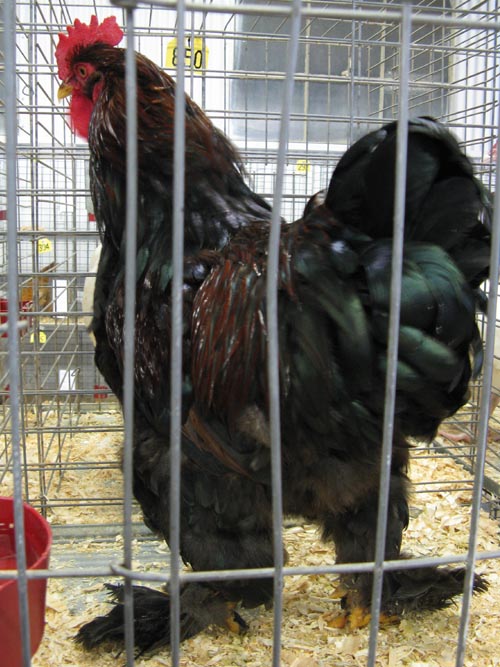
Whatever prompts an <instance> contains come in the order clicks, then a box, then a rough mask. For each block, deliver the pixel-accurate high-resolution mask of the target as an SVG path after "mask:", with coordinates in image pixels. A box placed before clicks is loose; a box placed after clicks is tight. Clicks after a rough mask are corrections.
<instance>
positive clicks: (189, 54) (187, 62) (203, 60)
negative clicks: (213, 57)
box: [165, 37, 208, 73]
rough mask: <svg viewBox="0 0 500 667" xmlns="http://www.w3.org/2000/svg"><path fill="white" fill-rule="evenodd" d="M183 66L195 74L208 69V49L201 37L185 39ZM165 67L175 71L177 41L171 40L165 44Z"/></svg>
mask: <svg viewBox="0 0 500 667" xmlns="http://www.w3.org/2000/svg"><path fill="white" fill-rule="evenodd" d="M184 66H185V68H186V69H191V67H192V68H193V70H194V71H195V72H198V73H199V72H200V70H202V69H206V68H207V67H208V47H207V46H206V44H205V40H204V39H203V38H202V37H195V38H194V39H193V40H191V37H186V45H185V49H184ZM165 67H168V68H171V69H175V68H176V67H177V39H176V38H174V39H171V40H170V42H169V43H168V44H167V56H166V59H165Z"/></svg>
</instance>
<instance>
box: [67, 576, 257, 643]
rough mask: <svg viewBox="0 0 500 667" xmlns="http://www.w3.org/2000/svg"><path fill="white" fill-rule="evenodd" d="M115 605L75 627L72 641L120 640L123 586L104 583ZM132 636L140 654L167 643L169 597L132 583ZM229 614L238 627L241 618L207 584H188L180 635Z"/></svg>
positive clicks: (221, 621)
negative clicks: (75, 631) (79, 626)
mask: <svg viewBox="0 0 500 667" xmlns="http://www.w3.org/2000/svg"><path fill="white" fill-rule="evenodd" d="M106 588H107V589H108V591H109V593H110V597H111V600H112V602H114V603H115V604H114V606H113V608H112V609H111V611H110V612H108V613H107V614H106V615H104V616H98V617H97V618H94V619H93V620H92V621H90V622H89V623H86V624H85V625H84V626H82V627H81V628H80V630H79V631H78V633H77V635H76V637H75V641H76V642H77V643H78V644H81V645H82V646H83V647H84V648H86V649H92V648H94V647H95V646H98V645H99V644H102V643H104V642H108V641H111V642H119V643H122V642H123V639H124V637H125V614H124V587H123V586H117V585H113V584H106ZM132 588H133V599H134V639H135V645H136V647H137V648H138V649H139V655H141V654H143V653H145V652H146V651H151V650H154V649H156V648H159V647H160V646H166V645H168V644H169V643H170V597H169V596H168V595H167V594H165V593H162V592H161V591H157V590H154V589H152V588H147V587H145V586H133V587H132ZM228 614H232V618H233V620H234V621H235V622H236V623H237V624H238V625H239V626H240V628H241V629H245V628H246V624H245V622H244V621H243V619H242V618H241V617H240V616H239V615H238V614H236V612H234V611H232V612H231V611H230V607H228V604H227V602H226V601H225V600H224V599H223V598H221V597H220V596H219V595H218V594H217V593H215V592H214V591H213V590H211V589H210V588H208V587H206V586H203V585H201V584H190V585H189V584H188V585H187V586H185V587H184V588H183V589H182V591H181V614H180V639H181V641H183V640H184V639H188V638H189V637H193V636H194V635H196V634H198V633H199V632H201V631H202V630H203V629H204V628H206V627H207V626H209V625H212V624H215V625H227V621H228Z"/></svg>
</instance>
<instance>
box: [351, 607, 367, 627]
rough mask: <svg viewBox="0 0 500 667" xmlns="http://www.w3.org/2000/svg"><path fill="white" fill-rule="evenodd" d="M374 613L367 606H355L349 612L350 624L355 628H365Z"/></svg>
mask: <svg viewBox="0 0 500 667" xmlns="http://www.w3.org/2000/svg"><path fill="white" fill-rule="evenodd" d="M371 617H372V615H371V614H370V612H369V611H368V609H367V608H366V607H354V608H353V610H352V611H351V613H350V614H349V625H350V626H351V628H352V629H353V630H354V629H355V628H364V627H365V625H368V623H369V622H370V619H371Z"/></svg>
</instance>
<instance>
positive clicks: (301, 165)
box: [295, 160, 311, 174]
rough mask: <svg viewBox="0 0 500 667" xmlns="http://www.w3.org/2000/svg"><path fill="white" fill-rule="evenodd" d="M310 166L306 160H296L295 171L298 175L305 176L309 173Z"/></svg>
mask: <svg viewBox="0 0 500 667" xmlns="http://www.w3.org/2000/svg"><path fill="white" fill-rule="evenodd" d="M310 166H311V165H310V164H309V162H308V161H307V160H297V162H296V164H295V171H296V172H297V173H298V174H307V173H309V169H310Z"/></svg>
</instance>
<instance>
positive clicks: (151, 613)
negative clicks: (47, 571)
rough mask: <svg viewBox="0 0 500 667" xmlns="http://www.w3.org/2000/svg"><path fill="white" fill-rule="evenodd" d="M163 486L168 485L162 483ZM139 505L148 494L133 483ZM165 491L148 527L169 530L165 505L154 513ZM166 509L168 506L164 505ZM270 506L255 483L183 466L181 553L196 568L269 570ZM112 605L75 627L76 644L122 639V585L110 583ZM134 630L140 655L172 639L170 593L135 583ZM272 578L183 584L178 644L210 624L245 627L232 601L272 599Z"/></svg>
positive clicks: (251, 603)
mask: <svg viewBox="0 0 500 667" xmlns="http://www.w3.org/2000/svg"><path fill="white" fill-rule="evenodd" d="M167 488H168V487H167ZM134 490H135V493H136V496H137V497H138V498H139V499H141V501H142V502H141V504H143V508H144V506H145V505H144V503H145V502H146V498H147V494H146V492H145V490H144V489H141V486H140V483H139V481H138V480H136V484H135V489H134ZM165 498H168V494H162V496H161V501H160V500H158V505H157V507H155V511H150V512H148V516H147V522H148V525H150V526H152V527H154V528H155V529H157V530H158V529H159V530H161V532H162V533H163V534H168V508H166V511H164V512H161V511H158V509H160V508H161V507H162V501H163V502H164V501H165ZM164 509H165V508H164ZM269 516H270V503H269V498H268V497H267V493H266V492H265V491H264V490H263V488H262V487H260V486H259V485H258V484H255V482H253V481H251V480H248V479H242V478H239V477H237V476H236V475H235V476H233V477H231V476H228V477H226V478H222V477H218V476H215V477H214V476H213V475H209V474H207V473H205V472H203V471H201V470H196V471H193V470H188V471H184V475H183V491H182V506H181V554H182V557H183V560H184V561H185V562H186V563H189V564H190V565H191V566H192V568H193V569H194V570H197V571H202V570H225V569H235V568H238V569H243V568H257V567H267V566H272V564H273V555H272V541H271V530H270V527H271V524H270V520H269ZM108 588H109V590H110V591H111V596H112V600H113V602H114V603H115V604H114V606H113V608H112V609H111V610H110V612H109V613H108V614H106V615H105V616H99V617H97V618H95V619H94V620H92V621H91V622H90V623H87V624H86V625H84V626H83V627H82V628H80V630H79V632H78V634H77V636H76V641H77V642H79V643H81V644H82V645H83V646H84V647H85V648H93V647H94V646H97V645H99V644H101V643H103V642H106V641H120V642H121V641H122V640H123V638H124V633H125V627H124V608H123V587H122V586H109V585H108ZM133 588H134V634H135V643H136V646H137V648H138V649H139V652H140V653H144V652H145V651H149V650H152V649H155V648H157V647H159V646H162V645H168V644H169V642H170V597H169V595H168V593H165V592H162V591H158V590H153V589H150V588H146V587H143V586H134V587H133ZM272 591H273V586H272V578H261V579H246V580H245V579H244V578H243V577H242V578H237V579H228V580H224V581H213V582H207V583H197V582H196V583H188V584H186V585H184V586H183V587H182V589H181V600H180V602H181V615H180V629H181V641H182V640H184V639H187V638H189V637H192V636H194V635H196V634H197V633H199V632H200V631H202V630H203V629H204V628H206V627H207V626H209V625H219V626H221V627H225V628H226V629H229V630H230V631H232V632H242V631H244V630H246V629H247V625H246V623H245V621H244V620H243V619H242V617H241V616H240V615H239V614H238V613H237V611H236V606H237V605H238V604H239V603H241V604H242V606H244V607H254V606H258V605H260V604H269V603H270V601H271V599H272Z"/></svg>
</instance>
